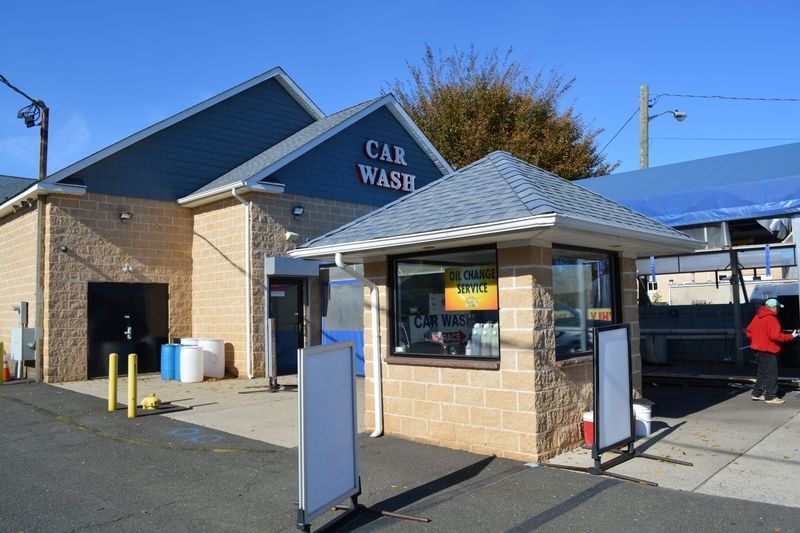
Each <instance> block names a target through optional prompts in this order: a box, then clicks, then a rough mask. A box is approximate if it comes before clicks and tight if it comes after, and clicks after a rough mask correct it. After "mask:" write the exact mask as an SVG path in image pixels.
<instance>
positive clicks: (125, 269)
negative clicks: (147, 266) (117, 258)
mask: <svg viewBox="0 0 800 533" xmlns="http://www.w3.org/2000/svg"><path fill="white" fill-rule="evenodd" d="M122 271H123V272H128V273H130V272H133V267H132V266H131V264H130V263H125V264H124V265H122Z"/></svg>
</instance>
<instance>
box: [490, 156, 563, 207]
mask: <svg viewBox="0 0 800 533" xmlns="http://www.w3.org/2000/svg"><path fill="white" fill-rule="evenodd" d="M495 154H497V156H496V155H495ZM491 156H494V157H491ZM498 156H500V157H498ZM489 157H491V162H492V165H493V166H494V167H495V169H496V170H497V173H498V174H500V175H501V176H502V177H503V181H504V182H505V183H506V184H507V185H508V186H509V188H510V189H511V191H512V192H513V193H514V195H515V196H516V197H517V198H518V199H519V201H520V203H521V204H522V205H524V206H525V209H528V210H529V211H530V210H531V209H530V207H529V205H528V204H529V202H526V201H525V200H524V199H523V198H522V196H521V195H520V187H521V184H517V185H514V184H512V183H511V182H510V180H511V179H512V178H521V181H522V182H524V183H525V184H526V185H528V186H529V187H531V188H533V189H534V191H535V192H536V195H537V196H538V197H539V198H540V199H541V200H542V203H544V204H545V205H547V206H548V207H549V208H551V209H552V211H553V212H554V213H556V212H557V211H558V209H557V206H556V205H555V204H554V203H553V202H552V201H551V200H550V199H549V198H547V197H546V196H545V195H543V194H542V193H541V191H540V190H539V188H538V187H537V186H536V183H534V181H533V179H532V177H531V176H528V175H526V174H525V173H524V172H522V170H520V169H519V168H518V167H519V166H520V165H521V164H522V165H525V166H526V167H529V168H530V169H533V170H534V171H537V172H542V173H544V174H548V175H550V176H552V177H556V178H559V179H562V180H563V179H564V178H561V177H560V176H558V175H556V174H553V173H552V172H548V171H547V170H545V169H543V168H540V167H537V166H536V165H534V164H532V163H530V162H528V161H525V160H523V159H520V158H518V157H515V156H514V155H513V154H511V153H510V152H506V151H501V150H498V151H496V152H492V153H491V154H489ZM501 158H502V161H503V162H505V163H506V164H507V165H509V167H510V168H501V167H499V166H498V164H497V161H496V159H501ZM564 181H568V180H564Z"/></svg>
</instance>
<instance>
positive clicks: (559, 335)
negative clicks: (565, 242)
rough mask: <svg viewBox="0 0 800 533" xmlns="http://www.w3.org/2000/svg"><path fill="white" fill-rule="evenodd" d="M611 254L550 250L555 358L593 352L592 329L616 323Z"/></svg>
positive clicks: (614, 283) (613, 271)
mask: <svg viewBox="0 0 800 533" xmlns="http://www.w3.org/2000/svg"><path fill="white" fill-rule="evenodd" d="M616 283H617V276H616V260H615V256H614V255H613V254H609V253H605V252H598V251H591V250H577V249H568V248H556V247H554V248H553V299H554V302H553V319H554V321H555V330H556V331H555V333H556V358H558V359H566V358H569V357H574V356H577V355H586V354H587V353H589V352H591V351H592V348H593V346H592V342H593V340H592V334H593V328H595V327H598V326H607V325H609V324H615V323H617V303H616V301H615V299H616V294H617V288H616Z"/></svg>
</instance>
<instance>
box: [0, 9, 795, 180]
mask: <svg viewBox="0 0 800 533" xmlns="http://www.w3.org/2000/svg"><path fill="white" fill-rule="evenodd" d="M798 21H800V2H797V0H768V1H764V2H753V1H751V0H727V1H719V0H693V1H684V0H678V1H670V2H660V3H652V2H641V1H633V0H630V1H628V0H624V1H614V0H607V1H604V2H597V1H589V0H586V1H583V2H578V1H562V2H553V1H542V0H540V1H504V0H494V1H491V2H477V1H472V0H461V1H452V2H447V1H422V0H414V1H396V2H375V1H363V2H362V1H346V0H342V1H335V2H334V1H328V2H322V1H318V2H312V1H304V0H292V1H285V0H284V1H272V0H263V1H243V0H225V1H221V0H215V1H211V0H170V1H161V0H137V1H132V0H130V1H128V0H115V1H111V2H110V1H99V0H95V1H80V0H76V1H70V2H65V1H63V0H58V1H54V0H43V1H37V2H31V1H30V0H25V1H19V0H4V1H3V3H2V7H0V36H2V46H0V74H3V75H4V76H5V77H6V78H8V80H9V81H11V82H12V83H13V84H15V85H17V86H18V87H19V88H21V89H23V90H24V91H26V92H27V93H28V94H30V95H31V96H33V97H38V98H41V99H42V100H44V101H45V102H46V103H47V105H48V106H49V107H50V108H51V135H50V165H49V171H50V172H51V173H52V172H54V171H56V170H58V169H59V168H62V167H64V166H66V165H68V164H70V163H73V162H75V161H77V160H79V159H81V158H82V157H85V156H87V155H90V154H92V153H94V152H95V151H97V150H100V149H102V148H104V147H106V146H108V145H110V144H112V143H114V142H116V141H118V140H120V139H122V138H124V137H126V136H128V135H130V134H132V133H135V132H136V131H139V130H141V129H143V128H145V127H147V126H149V125H151V124H153V123H155V122H157V121H159V120H161V119H163V118H166V117H168V116H170V115H172V114H174V113H177V112H179V111H181V110H183V109H185V108H187V107H190V106H192V105H194V104H196V103H198V102H199V101H201V100H203V99H205V98H208V97H210V96H213V95H215V94H217V93H219V92H222V91H224V90H226V89H228V88H230V87H233V86H234V85H237V84H239V83H241V82H243V81H245V80H247V79H249V78H251V77H253V76H255V75H257V74H260V73H262V72H265V71H267V70H269V69H270V68H272V67H275V66H281V67H283V68H284V69H285V70H286V72H287V73H288V74H289V75H290V76H291V77H292V78H293V79H294V80H295V81H296V82H297V83H298V84H299V85H300V87H301V88H302V89H303V90H305V92H306V93H307V94H308V95H309V96H310V97H311V99H312V100H314V101H315V102H316V103H317V105H319V106H320V107H321V108H322V110H323V111H325V112H326V113H332V112H335V111H338V110H340V109H342V108H345V107H348V106H351V105H353V104H356V103H359V102H361V101H364V100H367V99H369V98H373V97H375V96H377V95H378V94H379V93H380V90H381V89H382V88H385V87H386V86H387V83H388V82H391V81H394V80H396V79H407V78H408V68H407V64H406V63H407V62H411V63H414V64H419V63H420V58H421V57H422V54H423V52H424V46H425V43H429V44H430V45H431V46H432V47H433V48H434V50H443V51H445V52H449V51H451V50H452V49H453V47H458V48H461V49H466V48H467V47H468V46H469V44H470V43H474V44H475V45H476V47H477V48H478V49H479V50H482V51H485V50H489V49H491V48H493V47H496V48H498V49H500V50H501V51H504V50H505V49H507V48H508V47H510V46H511V47H513V48H514V57H515V58H517V59H518V60H520V61H521V62H522V63H523V65H524V66H525V67H526V68H528V69H529V71H530V72H531V73H535V72H536V71H538V70H539V69H545V70H549V69H552V68H556V69H558V70H559V71H560V72H561V73H562V74H563V75H565V76H567V77H575V78H576V80H575V85H574V87H573V89H572V90H571V91H570V93H569V94H568V95H567V97H566V98H565V99H564V104H565V105H572V106H573V107H574V109H575V110H576V111H577V112H578V113H579V114H580V115H581V116H582V117H583V120H584V122H585V123H586V124H588V125H589V126H591V127H593V128H602V129H603V130H604V132H603V133H602V134H601V135H600V136H599V138H598V143H597V144H598V148H601V147H603V146H604V145H605V144H606V143H607V142H608V141H609V140H610V139H611V137H612V136H613V135H614V134H615V133H616V132H617V130H618V129H619V128H620V127H621V126H622V125H623V123H624V122H625V121H626V120H627V119H628V117H630V116H631V114H632V113H633V112H634V111H636V110H637V109H638V105H639V87H640V85H642V84H645V83H646V84H648V85H649V86H650V92H651V95H655V94H662V93H679V94H693V95H723V96H741V97H756V98H759V97H761V98H800V44H799V43H800V38H798V34H799V33H800V26H798ZM25 104H26V102H25V100H24V99H23V98H22V97H21V96H19V95H17V94H16V93H14V92H12V91H11V90H9V89H8V88H7V87H5V86H0V174H7V175H19V176H28V177H35V176H36V174H37V168H38V167H37V164H38V163H37V161H38V129H36V128H31V129H26V128H25V127H24V125H23V123H22V121H21V120H18V119H17V118H16V113H17V111H18V109H19V108H21V107H22V106H24V105H25ZM675 108H678V109H680V110H682V111H685V112H686V113H688V115H689V116H688V118H687V119H686V121H684V122H683V123H678V122H676V121H675V120H673V119H672V118H670V117H669V116H663V117H659V118H658V119H655V120H653V121H652V122H651V123H650V136H651V139H652V140H651V147H650V164H651V166H657V165H663V164H668V163H673V162H679V161H686V160H690V159H697V158H701V157H708V156H712V155H719V154H725V153H731V152H737V151H742V150H748V149H754V148H761V147H765V146H773V145H778V144H785V143H789V142H800V102H789V103H786V102H751V101H730V100H709V99H698V98H677V97H662V98H661V99H660V100H659V102H658V104H657V105H656V106H655V107H654V108H653V110H652V113H656V112H659V111H663V110H667V109H675ZM638 135H639V132H638V115H637V116H636V117H634V119H633V120H632V121H631V122H630V123H629V124H628V125H627V127H625V129H623V131H622V132H621V133H620V134H619V136H618V137H617V138H616V139H615V140H614V141H613V142H612V143H611V144H610V145H609V146H608V148H607V149H606V150H604V153H606V154H607V158H608V160H609V161H612V162H613V161H620V162H621V166H620V168H619V170H618V171H624V170H633V169H636V168H638V142H639V141H638ZM672 138H681V140H674V139H672ZM692 138H694V139H726V140H687V139H692ZM732 139H737V140H732ZM738 139H748V140H738ZM756 139H759V140H756ZM761 139H763V140H761Z"/></svg>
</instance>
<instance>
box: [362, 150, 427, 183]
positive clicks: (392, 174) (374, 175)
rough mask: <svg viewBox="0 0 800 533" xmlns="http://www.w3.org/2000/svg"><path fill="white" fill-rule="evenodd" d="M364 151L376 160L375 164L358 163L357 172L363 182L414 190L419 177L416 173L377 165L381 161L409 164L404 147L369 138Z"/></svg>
mask: <svg viewBox="0 0 800 533" xmlns="http://www.w3.org/2000/svg"><path fill="white" fill-rule="evenodd" d="M364 153H365V154H366V156H367V157H368V158H370V159H371V160H372V161H373V162H375V165H371V164H366V165H365V164H362V163H358V164H356V172H357V173H358V177H359V179H360V180H361V183H363V184H364V185H372V186H374V187H385V188H387V189H395V190H401V191H406V192H413V191H414V180H415V179H416V178H417V177H416V176H415V175H414V174H409V173H407V172H402V171H400V170H392V169H391V168H389V169H387V168H385V167H384V166H382V165H381V166H377V165H380V162H386V163H390V164H393V165H400V166H403V167H405V166H408V163H406V160H405V155H406V151H405V149H404V148H403V147H401V146H395V145H392V144H387V143H382V142H379V141H376V140H374V139H369V140H368V141H367V142H365V143H364Z"/></svg>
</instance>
